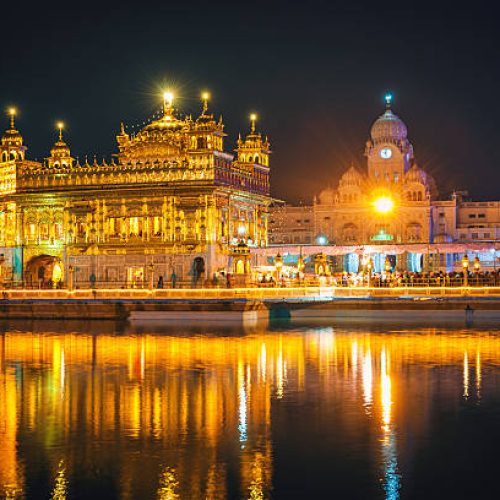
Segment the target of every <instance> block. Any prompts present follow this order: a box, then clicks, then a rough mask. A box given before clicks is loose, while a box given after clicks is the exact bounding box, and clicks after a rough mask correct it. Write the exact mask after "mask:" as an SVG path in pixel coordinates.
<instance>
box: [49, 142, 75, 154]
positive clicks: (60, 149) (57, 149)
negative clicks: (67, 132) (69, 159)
mask: <svg viewBox="0 0 500 500" xmlns="http://www.w3.org/2000/svg"><path fill="white" fill-rule="evenodd" d="M50 154H51V156H54V157H56V156H57V157H64V156H69V155H70V150H69V146H68V145H67V144H66V143H65V142H64V141H63V140H61V139H59V140H58V141H57V142H56V143H55V144H54V146H53V147H52V149H51V150H50Z"/></svg>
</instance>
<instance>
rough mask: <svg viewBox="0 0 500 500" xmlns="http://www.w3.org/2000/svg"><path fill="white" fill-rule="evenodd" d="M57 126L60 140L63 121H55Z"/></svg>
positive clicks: (61, 138)
mask: <svg viewBox="0 0 500 500" xmlns="http://www.w3.org/2000/svg"><path fill="white" fill-rule="evenodd" d="M57 128H58V129H59V140H60V141H62V140H63V135H62V131H63V129H64V123H63V122H57Z"/></svg>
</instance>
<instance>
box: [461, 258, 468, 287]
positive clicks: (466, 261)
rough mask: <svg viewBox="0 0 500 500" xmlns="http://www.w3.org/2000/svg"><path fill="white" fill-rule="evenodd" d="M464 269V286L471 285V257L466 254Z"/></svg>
mask: <svg viewBox="0 0 500 500" xmlns="http://www.w3.org/2000/svg"><path fill="white" fill-rule="evenodd" d="M462 269H463V273H464V280H463V286H468V285H469V256H468V255H467V254H464V256H463V257H462Z"/></svg>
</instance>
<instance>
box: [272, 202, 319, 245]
mask: <svg viewBox="0 0 500 500" xmlns="http://www.w3.org/2000/svg"><path fill="white" fill-rule="evenodd" d="M269 243H270V244H271V245H273V244H274V245H281V244H288V243H292V244H301V245H310V244H312V243H314V213H313V209H312V207H311V206H307V205H299V206H293V205H284V206H274V207H271V208H270V213H269Z"/></svg>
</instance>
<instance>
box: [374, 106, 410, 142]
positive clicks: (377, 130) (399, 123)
mask: <svg viewBox="0 0 500 500" xmlns="http://www.w3.org/2000/svg"><path fill="white" fill-rule="evenodd" d="M407 134H408V130H407V129H406V125H405V124H404V122H403V120H401V118H399V116H397V115H395V114H394V113H393V112H392V110H391V109H388V110H387V111H386V112H385V113H384V114H383V115H381V116H379V117H378V118H377V120H375V123H374V124H373V125H372V129H371V131H370V135H371V137H372V140H373V141H374V142H375V141H383V140H390V141H401V140H404V139H406V136H407Z"/></svg>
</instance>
